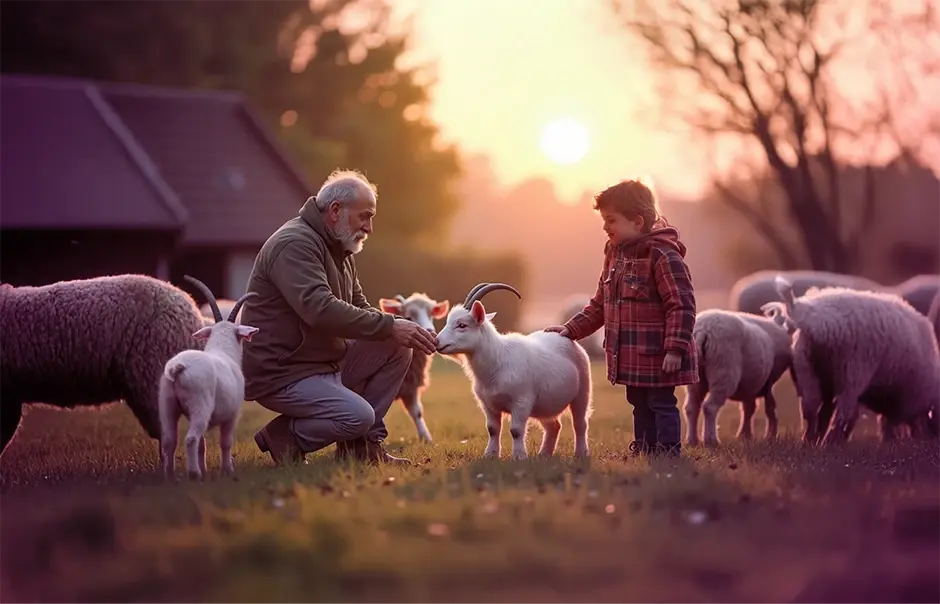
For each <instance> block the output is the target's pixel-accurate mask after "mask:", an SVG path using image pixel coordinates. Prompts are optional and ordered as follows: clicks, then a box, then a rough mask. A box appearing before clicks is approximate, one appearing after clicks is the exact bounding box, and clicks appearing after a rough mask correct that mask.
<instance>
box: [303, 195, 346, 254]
mask: <svg viewBox="0 0 940 604" xmlns="http://www.w3.org/2000/svg"><path fill="white" fill-rule="evenodd" d="M297 214H298V215H299V216H300V217H301V218H303V221H304V222H306V223H307V224H309V225H310V228H312V229H313V230H314V231H316V232H317V234H318V235H319V236H320V237H322V238H323V241H325V242H326V246H327V247H328V248H330V251H331V252H333V253H334V254H339V255H340V257H341V258H342V257H345V256H348V255H349V254H350V252H349V251H347V250H346V248H344V247H343V245H342V243H340V241H339V239H337V238H336V237H334V236H333V233H331V232H330V229H328V228H326V223H325V222H323V215H322V214H321V213H320V210H318V209H317V197H316V195H311V196H310V197H308V198H307V201H305V202H304V205H303V206H301V208H300V211H299V212H297Z"/></svg>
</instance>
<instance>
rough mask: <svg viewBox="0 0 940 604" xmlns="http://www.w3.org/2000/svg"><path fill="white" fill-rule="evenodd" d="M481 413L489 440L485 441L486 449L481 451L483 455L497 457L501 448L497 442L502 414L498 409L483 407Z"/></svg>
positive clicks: (500, 429)
mask: <svg viewBox="0 0 940 604" xmlns="http://www.w3.org/2000/svg"><path fill="white" fill-rule="evenodd" d="M483 414H484V415H485V416H486V433H487V434H489V436H490V440H489V442H487V443H486V450H485V451H483V456H484V457H499V456H500V453H502V450H501V448H500V443H499V435H500V432H501V431H502V429H503V416H502V414H501V413H499V412H498V411H491V410H490V409H487V408H486V407H483Z"/></svg>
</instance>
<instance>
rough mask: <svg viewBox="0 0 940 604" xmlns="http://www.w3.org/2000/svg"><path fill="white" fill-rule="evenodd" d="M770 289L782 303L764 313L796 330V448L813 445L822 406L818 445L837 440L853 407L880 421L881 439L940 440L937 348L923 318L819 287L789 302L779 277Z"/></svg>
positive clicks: (888, 301) (887, 298) (878, 300)
mask: <svg viewBox="0 0 940 604" xmlns="http://www.w3.org/2000/svg"><path fill="white" fill-rule="evenodd" d="M776 286H777V288H778V292H779V295H780V297H781V298H782V299H783V303H782V304H781V303H780V302H771V303H768V304H766V305H765V312H771V311H773V312H778V311H779V312H782V313H784V314H786V315H787V316H788V317H789V318H790V319H792V321H793V322H794V323H795V325H796V326H797V328H798V331H797V333H796V336H795V340H796V341H795V343H794V345H793V348H792V350H793V365H792V368H793V369H792V371H793V375H794V381H795V382H796V384H797V388H798V391H799V394H800V407H801V412H802V415H803V419H804V434H803V439H804V441H806V442H810V443H815V442H816V441H817V440H818V438H819V435H820V434H821V430H820V425H821V426H823V427H825V425H826V424H828V418H826V417H825V416H826V414H827V413H828V412H827V411H826V409H827V408H829V407H831V409H832V412H833V413H834V416H833V425H832V426H830V427H829V430H828V432H826V435H825V437H824V438H823V443H824V444H836V443H840V442H843V441H845V440H846V439H847V438H848V437H849V435H850V434H851V431H852V428H853V427H854V425H855V421H856V419H857V417H858V404H859V403H860V402H861V403H862V404H863V405H865V406H867V407H869V408H870V409H872V410H873V411H874V412H875V413H878V414H880V415H881V416H882V417H881V418H880V421H881V425H882V438H883V439H885V440H887V439H890V438H892V437H893V435H894V433H895V429H896V428H897V426H899V425H901V424H907V425H909V426H911V429H912V431H917V430H918V428H923V430H921V432H922V433H924V434H932V435H934V436H936V435H938V434H940V425H938V424H940V348H938V345H937V342H936V340H935V339H934V336H933V334H932V333H931V326H930V322H929V321H928V320H927V319H926V317H924V316H923V315H921V314H919V313H918V312H917V311H916V310H914V308H913V307H911V306H910V304H907V303H906V302H905V301H903V300H902V299H900V298H899V297H898V296H897V295H895V294H890V293H884V292H866V291H853V290H849V289H846V288H840V287H827V288H822V289H812V290H810V291H808V292H807V293H806V294H804V295H803V296H801V297H799V298H797V297H795V296H794V293H793V286H792V284H791V283H790V282H789V281H788V280H787V279H785V278H784V277H783V276H779V277H778V278H777V279H776ZM821 410H822V411H823V414H821V413H820V411H821ZM821 416H822V417H821ZM820 419H823V420H824V421H823V422H820Z"/></svg>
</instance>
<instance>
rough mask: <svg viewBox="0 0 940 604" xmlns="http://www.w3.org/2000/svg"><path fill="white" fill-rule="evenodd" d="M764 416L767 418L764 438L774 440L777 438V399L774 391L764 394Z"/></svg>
mask: <svg viewBox="0 0 940 604" xmlns="http://www.w3.org/2000/svg"><path fill="white" fill-rule="evenodd" d="M764 415H766V416H767V429H766V431H765V432H764V438H766V439H767V440H773V439H775V438H777V399H776V398H774V393H773V390H771V389H770V388H768V389H767V392H765V393H764Z"/></svg>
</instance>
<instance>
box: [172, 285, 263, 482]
mask: <svg viewBox="0 0 940 604" xmlns="http://www.w3.org/2000/svg"><path fill="white" fill-rule="evenodd" d="M183 278H184V279H186V280H187V281H189V282H190V283H192V284H193V285H195V286H196V287H198V288H199V289H200V290H201V291H202V293H203V294H204V295H205V296H206V299H207V300H208V301H209V302H208V304H209V305H210V307H211V308H212V313H213V315H214V317H213V318H214V319H215V323H214V324H213V325H211V326H206V327H202V328H200V329H199V330H198V331H196V332H195V333H194V334H193V338H195V339H196V340H201V341H205V347H204V349H203V350H184V351H182V352H180V353H179V354H177V355H175V356H174V357H173V358H171V359H170V360H169V361H167V362H166V365H165V367H164V369H163V375H162V376H160V385H159V404H160V424H161V434H162V438H161V443H160V458H161V462H162V465H163V476H164V478H165V479H166V480H170V479H172V478H173V458H174V456H175V454H176V443H177V431H178V425H179V420H180V416H181V415H185V416H186V418H187V419H188V420H189V430H188V431H187V433H186V469H187V470H188V472H189V477H190V478H191V479H194V480H199V479H201V478H202V477H203V476H204V475H205V473H206V438H205V434H206V431H207V430H209V429H211V428H214V427H215V426H218V427H219V449H220V451H221V468H222V472H223V473H224V474H229V475H231V474H234V472H235V465H234V462H233V461H232V445H233V444H234V443H235V427H236V425H237V424H238V418H239V415H240V414H241V408H242V403H243V402H244V400H245V377H244V375H242V368H241V362H242V342H243V341H244V340H248V341H249V342H250V341H251V338H252V336H253V335H254V334H255V333H256V332H257V331H258V328H257V327H251V326H248V325H240V324H236V323H235V317H236V316H237V315H238V312H239V311H240V310H241V307H242V305H243V304H244V303H245V301H246V300H247V299H248V298H251V297H252V296H257V295H258V294H256V293H254V292H248V293H246V294H245V295H243V296H242V297H240V298H239V299H238V300H236V301H235V304H234V305H233V306H232V308H231V311H230V312H229V315H228V319H225V320H223V319H222V312H221V310H220V309H219V307H218V305H217V304H216V301H215V297H214V296H213V295H212V291H211V290H210V289H209V288H208V287H207V286H206V284H204V283H203V282H202V281H199V280H198V279H195V278H194V277H190V276H189V275H185V276H184V277H183Z"/></svg>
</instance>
